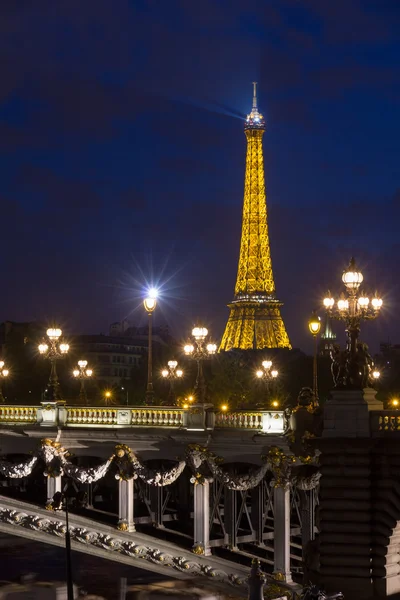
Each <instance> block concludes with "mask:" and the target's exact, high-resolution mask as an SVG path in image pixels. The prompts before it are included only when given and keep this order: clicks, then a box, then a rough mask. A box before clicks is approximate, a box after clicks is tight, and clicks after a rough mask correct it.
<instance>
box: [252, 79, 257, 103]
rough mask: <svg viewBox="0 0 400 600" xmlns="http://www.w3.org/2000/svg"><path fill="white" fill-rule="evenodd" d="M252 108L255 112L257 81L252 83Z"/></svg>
mask: <svg viewBox="0 0 400 600" xmlns="http://www.w3.org/2000/svg"><path fill="white" fill-rule="evenodd" d="M253 108H255V109H256V110H257V81H253Z"/></svg>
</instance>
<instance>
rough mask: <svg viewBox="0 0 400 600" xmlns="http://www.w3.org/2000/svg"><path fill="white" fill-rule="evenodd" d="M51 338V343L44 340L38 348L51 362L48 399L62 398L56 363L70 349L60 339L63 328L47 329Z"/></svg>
mask: <svg viewBox="0 0 400 600" xmlns="http://www.w3.org/2000/svg"><path fill="white" fill-rule="evenodd" d="M46 334H47V337H48V338H49V344H47V343H46V342H42V343H41V344H39V346H38V349H39V352H40V354H42V355H43V356H44V357H45V358H48V359H49V361H50V364H51V370H50V378H49V383H48V384H47V399H48V400H54V401H55V400H61V390H60V382H59V381H58V376H57V369H56V363H57V360H59V359H60V358H64V356H65V355H66V354H67V352H68V350H69V345H68V344H65V343H64V342H60V343H59V340H60V338H61V335H62V331H61V329H58V328H50V329H48V330H47V331H46Z"/></svg>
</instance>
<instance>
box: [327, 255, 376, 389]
mask: <svg viewBox="0 0 400 600" xmlns="http://www.w3.org/2000/svg"><path fill="white" fill-rule="evenodd" d="M363 280H364V277H363V274H362V273H361V271H359V270H358V269H357V266H356V263H355V260H354V258H352V259H351V261H350V264H349V266H348V268H347V269H346V270H345V271H344V272H343V275H342V281H343V283H344V285H345V287H346V292H347V295H346V294H344V293H342V294H341V296H340V298H339V299H338V300H337V301H335V299H334V298H332V297H331V295H330V293H329V292H328V294H327V297H326V298H325V299H324V306H325V308H326V310H327V311H328V314H329V315H330V316H331V317H333V318H334V319H338V320H341V321H344V323H345V324H346V334H347V343H346V350H345V351H344V352H340V351H339V350H338V349H336V350H335V354H334V356H333V357H332V358H333V365H332V373H333V376H334V382H335V387H341V388H352V389H360V388H364V387H367V386H368V384H369V383H370V382H371V379H373V378H371V371H372V369H373V366H374V363H373V361H372V359H371V357H370V355H369V354H368V348H367V346H366V344H363V343H360V342H359V341H358V338H359V335H360V325H361V322H362V321H367V320H371V319H376V317H377V316H378V315H379V312H380V309H381V307H382V299H381V298H380V297H378V295H377V294H376V293H375V296H374V297H373V298H372V299H371V300H370V298H369V297H368V296H367V295H366V294H365V293H364V292H361V293H359V288H360V286H361V284H362V282H363ZM335 304H336V306H335Z"/></svg>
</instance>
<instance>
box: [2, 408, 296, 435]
mask: <svg viewBox="0 0 400 600" xmlns="http://www.w3.org/2000/svg"><path fill="white" fill-rule="evenodd" d="M14 424H19V425H40V426H42V427H63V428H66V427H88V428H90V427H95V428H98V427H101V428H110V427H112V428H115V427H118V428H122V427H164V428H165V427H167V428H174V429H175V428H180V429H187V430H188V431H191V430H192V431H199V430H204V431H206V430H213V429H225V430H247V431H249V430H251V431H254V432H260V433H267V434H276V435H279V434H282V433H284V432H285V431H286V429H287V419H286V416H285V413H284V411H279V410H275V411H270V410H255V411H245V410H243V411H229V412H224V413H215V412H214V409H213V406H212V405H202V406H192V407H190V408H189V409H183V408H178V407H175V406H170V407H168V406H165V407H164V406H159V407H157V406H155V407H147V406H141V407H120V406H115V407H102V406H93V407H90V406H85V407H83V406H67V405H66V404H65V402H63V401H58V402H42V403H41V405H40V406H13V405H4V404H3V405H1V406H0V425H14Z"/></svg>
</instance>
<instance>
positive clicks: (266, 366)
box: [256, 360, 279, 396]
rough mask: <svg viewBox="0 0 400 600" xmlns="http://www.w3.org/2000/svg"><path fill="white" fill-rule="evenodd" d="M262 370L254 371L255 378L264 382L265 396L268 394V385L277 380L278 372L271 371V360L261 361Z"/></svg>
mask: <svg viewBox="0 0 400 600" xmlns="http://www.w3.org/2000/svg"><path fill="white" fill-rule="evenodd" d="M261 366H262V369H258V370H257V371H256V377H258V379H262V380H263V381H265V383H266V386H267V394H268V396H269V394H270V385H271V383H272V382H273V381H275V379H277V378H278V376H279V372H278V371H277V370H276V369H273V368H272V367H273V365H272V360H263V361H262V363H261Z"/></svg>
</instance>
